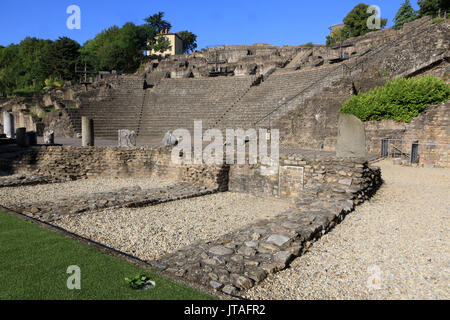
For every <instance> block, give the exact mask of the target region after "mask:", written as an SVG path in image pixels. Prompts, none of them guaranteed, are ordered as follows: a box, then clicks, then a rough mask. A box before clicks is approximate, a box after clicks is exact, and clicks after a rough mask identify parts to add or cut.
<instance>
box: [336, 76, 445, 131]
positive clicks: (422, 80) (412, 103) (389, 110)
mask: <svg viewBox="0 0 450 320" xmlns="http://www.w3.org/2000/svg"><path fill="white" fill-rule="evenodd" d="M449 98H450V86H448V85H447V84H445V83H444V81H443V80H440V79H438V78H436V77H434V76H431V75H427V76H424V77H418V78H409V79H405V78H399V79H397V80H395V81H390V82H388V83H387V84H386V85H385V86H383V87H378V88H375V89H373V90H371V91H368V92H365V93H359V94H358V95H356V96H353V97H352V98H351V99H350V100H348V101H347V102H345V103H344V104H343V106H342V109H341V110H340V111H339V112H340V113H342V114H352V115H355V116H356V117H358V118H359V119H361V120H362V121H379V120H383V119H391V120H395V121H399V122H411V120H412V119H414V118H415V117H417V116H418V115H419V114H420V113H421V112H423V111H425V109H426V108H428V107H429V106H430V105H434V104H440V103H443V102H446V101H448V100H449Z"/></svg>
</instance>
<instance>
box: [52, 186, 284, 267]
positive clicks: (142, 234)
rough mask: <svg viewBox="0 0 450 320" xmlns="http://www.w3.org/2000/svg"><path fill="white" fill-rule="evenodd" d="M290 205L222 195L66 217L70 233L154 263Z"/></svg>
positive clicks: (66, 226) (65, 222) (271, 215)
mask: <svg viewBox="0 0 450 320" xmlns="http://www.w3.org/2000/svg"><path fill="white" fill-rule="evenodd" d="M290 206H291V204H290V203H289V202H287V201H282V200H277V199H264V198H257V197H255V196H251V195H247V194H240V193H231V192H226V193H217V194H212V195H208V196H203V197H199V198H192V199H186V200H180V201H174V202H169V203H164V204H160V205H157V206H153V207H146V208H138V209H127V208H123V209H118V210H117V209H107V210H104V211H99V212H94V213H89V214H84V215H78V216H69V217H65V218H63V219H62V220H60V221H58V222H57V223H56V224H57V225H58V226H60V227H62V228H65V229H67V230H69V231H71V232H74V233H77V234H79V235H82V236H84V237H87V238H90V239H92V240H95V241H98V242H100V243H103V244H106V245H108V246H110V247H113V248H116V249H118V250H121V251H124V252H127V253H129V254H133V255H135V256H137V257H139V258H141V259H143V260H147V261H151V260H156V259H158V258H159V257H161V256H163V255H165V254H167V253H170V252H173V251H175V250H176V249H178V248H180V247H183V246H187V245H190V244H191V243H193V242H196V241H198V240H212V239H216V238H218V237H220V236H222V235H224V234H226V233H228V232H230V231H233V230H237V229H240V228H242V227H244V226H245V225H247V224H250V223H252V222H254V221H255V220H258V219H266V218H271V217H274V216H276V215H278V214H280V213H282V212H283V211H285V210H287V209H289V207H290Z"/></svg>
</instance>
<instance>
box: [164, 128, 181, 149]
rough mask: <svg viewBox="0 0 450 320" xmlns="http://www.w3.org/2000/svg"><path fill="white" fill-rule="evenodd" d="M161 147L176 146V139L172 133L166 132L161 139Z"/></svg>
mask: <svg viewBox="0 0 450 320" xmlns="http://www.w3.org/2000/svg"><path fill="white" fill-rule="evenodd" d="M162 143H163V145H165V146H172V147H173V146H176V145H178V139H177V137H175V136H174V135H173V133H172V131H168V132H167V133H166V134H165V135H164V138H163V141H162Z"/></svg>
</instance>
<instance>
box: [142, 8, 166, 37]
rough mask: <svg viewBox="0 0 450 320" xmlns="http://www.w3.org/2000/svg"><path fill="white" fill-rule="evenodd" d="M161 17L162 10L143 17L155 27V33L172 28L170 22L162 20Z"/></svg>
mask: <svg viewBox="0 0 450 320" xmlns="http://www.w3.org/2000/svg"><path fill="white" fill-rule="evenodd" d="M163 18H164V12H158V13H155V14H154V15H152V16H149V17H147V18H145V19H144V20H145V21H146V22H147V24H148V25H149V26H150V27H152V28H154V29H155V31H156V33H161V32H163V31H165V30H167V31H170V29H172V25H171V24H170V22H168V21H166V20H164V19H163Z"/></svg>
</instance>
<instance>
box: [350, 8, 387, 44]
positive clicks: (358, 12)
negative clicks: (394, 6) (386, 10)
mask: <svg viewBox="0 0 450 320" xmlns="http://www.w3.org/2000/svg"><path fill="white" fill-rule="evenodd" d="M368 9H369V5H367V4H365V3H360V4H357V5H356V6H355V7H354V8H353V9H352V11H350V12H349V13H348V15H347V16H346V17H345V18H344V24H345V27H344V30H343V32H344V34H345V35H348V37H350V38H351V37H359V36H362V35H365V34H366V33H369V32H371V31H375V30H371V29H369V28H368V27H367V21H368V20H369V18H370V17H371V16H372V14H371V13H368V12H367V10H368ZM386 24H387V19H381V28H383V27H385V26H386Z"/></svg>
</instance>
